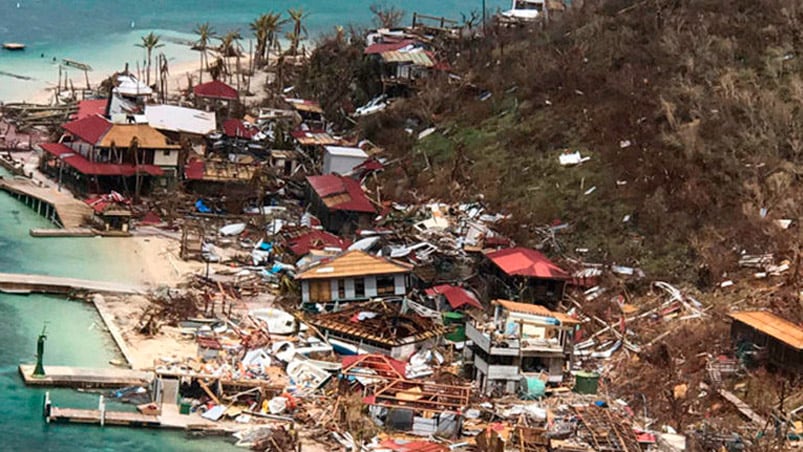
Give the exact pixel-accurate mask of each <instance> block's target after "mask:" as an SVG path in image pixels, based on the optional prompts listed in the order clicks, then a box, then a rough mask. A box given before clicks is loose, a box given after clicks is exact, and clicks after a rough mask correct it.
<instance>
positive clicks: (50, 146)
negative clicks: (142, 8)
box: [39, 143, 75, 157]
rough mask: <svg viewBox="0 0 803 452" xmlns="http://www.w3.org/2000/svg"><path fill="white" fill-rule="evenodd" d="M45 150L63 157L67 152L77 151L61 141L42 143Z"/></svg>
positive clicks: (41, 145)
mask: <svg viewBox="0 0 803 452" xmlns="http://www.w3.org/2000/svg"><path fill="white" fill-rule="evenodd" d="M39 146H40V147H41V148H42V149H43V150H44V151H45V152H47V153H49V154H53V155H55V156H56V157H61V156H62V155H65V154H73V153H74V152H75V151H73V150H72V149H70V148H68V147H67V146H65V145H63V144H61V143H42V144H40V145H39Z"/></svg>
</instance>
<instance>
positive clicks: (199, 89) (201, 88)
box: [192, 80, 240, 100]
mask: <svg viewBox="0 0 803 452" xmlns="http://www.w3.org/2000/svg"><path fill="white" fill-rule="evenodd" d="M192 92H193V93H194V94H195V95H196V96H198V97H207V98H209V99H222V100H237V99H239V98H240V96H239V94H237V90H236V89H234V88H232V87H231V86H229V85H227V84H225V83H223V82H221V81H220V80H212V81H211V82H207V83H202V84H200V85H197V86H195V87H193V88H192Z"/></svg>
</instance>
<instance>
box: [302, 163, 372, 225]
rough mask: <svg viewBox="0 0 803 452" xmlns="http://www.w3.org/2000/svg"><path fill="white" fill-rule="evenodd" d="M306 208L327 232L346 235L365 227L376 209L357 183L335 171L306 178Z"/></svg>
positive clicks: (369, 222)
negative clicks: (334, 172)
mask: <svg viewBox="0 0 803 452" xmlns="http://www.w3.org/2000/svg"><path fill="white" fill-rule="evenodd" d="M307 183H308V185H309V190H308V196H307V198H308V209H309V211H310V213H312V214H313V215H315V216H316V217H318V219H320V220H321V224H322V225H323V226H324V227H325V228H326V229H327V230H328V231H330V232H334V233H336V234H347V233H350V232H352V231H354V230H355V229H357V228H367V227H369V226H370V224H371V222H372V220H373V218H374V217H375V216H376V209H375V208H374V205H373V204H372V203H371V200H370V199H368V197H367V196H366V195H365V192H364V191H363V190H362V187H361V186H360V183H359V182H357V181H356V180H354V179H351V178H348V177H345V176H339V175H336V174H325V175H322V176H309V177H307Z"/></svg>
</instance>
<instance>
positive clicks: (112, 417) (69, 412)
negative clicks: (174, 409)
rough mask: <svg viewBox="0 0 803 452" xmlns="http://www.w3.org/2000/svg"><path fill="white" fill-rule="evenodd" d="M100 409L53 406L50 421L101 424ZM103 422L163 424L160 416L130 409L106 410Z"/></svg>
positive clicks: (128, 424)
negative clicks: (130, 410)
mask: <svg viewBox="0 0 803 452" xmlns="http://www.w3.org/2000/svg"><path fill="white" fill-rule="evenodd" d="M100 417H101V413H100V411H99V410H81V409H77V408H59V407H53V408H52V409H51V410H50V418H49V419H48V420H49V421H50V422H69V423H75V424H100V423H101V422H100V421H101V419H100ZM103 424H105V425H122V426H126V427H152V428H157V427H161V426H162V421H160V420H159V416H153V415H148V414H140V413H133V412H128V411H105V412H104V413H103Z"/></svg>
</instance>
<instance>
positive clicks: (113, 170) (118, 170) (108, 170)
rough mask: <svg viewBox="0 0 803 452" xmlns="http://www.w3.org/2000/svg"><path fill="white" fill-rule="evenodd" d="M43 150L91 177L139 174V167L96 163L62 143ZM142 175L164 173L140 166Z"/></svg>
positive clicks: (44, 146)
mask: <svg viewBox="0 0 803 452" xmlns="http://www.w3.org/2000/svg"><path fill="white" fill-rule="evenodd" d="M41 146H42V149H44V150H45V151H46V152H48V153H50V154H52V155H55V156H56V157H59V158H61V160H62V161H63V162H64V163H66V164H68V165H70V166H71V167H73V168H75V170H76V171H78V172H80V173H82V174H86V175H89V176H133V175H135V174H137V167H136V166H135V165H132V164H130V163H123V164H117V163H96V162H91V161H89V160H87V159H86V157H84V156H82V155H80V154H76V153H75V151H73V150H72V149H70V148H68V147H67V146H65V145H63V144H60V143H43V144H42V145H41ZM139 171H140V173H141V174H142V173H144V174H149V175H151V176H162V175H164V171H163V170H162V169H161V168H159V167H158V166H156V165H139Z"/></svg>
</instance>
